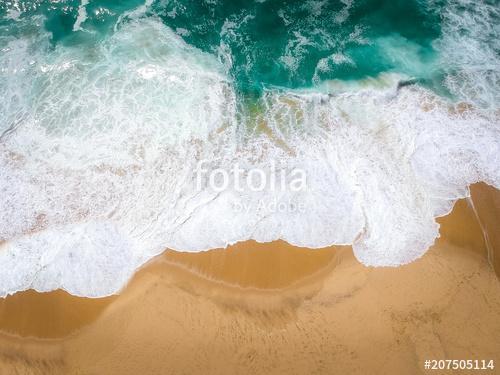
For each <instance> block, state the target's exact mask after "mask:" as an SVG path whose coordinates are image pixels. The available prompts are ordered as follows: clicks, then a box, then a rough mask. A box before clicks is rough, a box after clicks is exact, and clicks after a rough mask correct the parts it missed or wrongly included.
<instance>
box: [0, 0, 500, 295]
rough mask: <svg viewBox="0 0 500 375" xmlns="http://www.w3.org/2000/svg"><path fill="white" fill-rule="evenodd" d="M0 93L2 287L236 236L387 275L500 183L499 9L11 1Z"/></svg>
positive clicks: (467, 1)
mask: <svg viewBox="0 0 500 375" xmlns="http://www.w3.org/2000/svg"><path fill="white" fill-rule="evenodd" d="M0 93H1V95H0V194H1V195H0V242H2V241H3V244H2V245H0V249H1V251H0V296H5V295H8V294H12V293H14V292H16V291H20V290H25V289H29V288H34V289H37V290H40V291H48V290H53V289H57V288H63V289H65V290H67V291H69V292H70V293H72V294H75V295H81V296H89V297H99V296H104V295H109V294H112V293H115V292H117V291H119V290H120V289H121V288H122V287H123V286H124V285H125V284H126V282H127V281H128V280H129V278H130V277H131V275H132V274H133V272H134V271H135V270H136V269H137V268H138V267H140V266H141V265H142V264H143V263H144V262H146V261H147V260H149V259H151V258H152V257H153V256H155V255H157V254H159V253H161V252H162V251H163V250H164V249H165V248H172V249H177V250H182V251H203V250H207V249H210V248H215V247H225V246H227V245H228V244H232V243H235V242H237V241H243V240H248V239H255V240H257V241H261V242H264V241H272V240H276V239H284V240H286V241H288V242H290V243H292V244H294V245H298V246H306V247H310V248H319V247H324V246H328V245H332V244H352V245H353V249H354V252H355V254H356V256H357V258H358V259H359V260H360V261H361V262H363V263H364V264H367V265H372V266H398V265H401V264H405V263H408V262H411V261H413V260H415V259H417V258H418V257H420V256H422V255H423V254H424V253H425V251H426V250H427V249H428V248H429V247H430V246H431V245H432V244H433V242H434V240H435V239H436V237H437V236H438V231H439V226H438V224H437V223H436V221H435V218H436V217H438V216H442V215H445V214H446V213H448V212H449V211H450V209H451V208H452V206H453V203H454V202H455V201H456V200H457V199H459V198H462V197H466V196H468V194H469V192H468V186H469V185H470V184H472V183H474V182H477V181H485V182H487V183H489V184H491V185H493V186H496V187H497V188H500V124H499V122H500V121H499V120H500V108H499V107H500V6H499V3H498V1H491V0H482V1H472V0H448V1H446V0H441V1H438V0H404V1H403V0H394V1H382V0H336V1H326V0H324V1H319V0H318V1H312V0H311V1H278V0H255V1H242V0H238V1H236V0H232V1H230V0H199V1H191V0H172V1H169V0H145V1H144V0H124V1H112V0H57V1H56V0H4V1H2V2H0ZM200 161H203V162H204V163H205V164H204V167H203V168H206V169H207V170H208V172H209V171H215V170H221V169H222V170H225V171H231V170H232V168H233V167H234V166H235V165H238V167H240V168H241V169H242V173H243V175H248V174H251V171H252V170H253V169H257V168H258V169H259V170H261V171H263V173H266V176H267V175H268V176H270V177H269V178H270V179H271V180H274V179H279V177H276V176H280V175H285V176H290V174H291V173H292V172H293V171H294V170H298V169H300V170H302V171H304V172H305V175H306V177H307V188H306V189H302V190H300V191H294V190H293V189H275V188H270V187H269V188H268V187H267V186H266V188H265V189H252V188H249V187H243V188H241V189H240V188H237V187H235V184H233V183H230V184H228V187H227V188H226V189H224V190H222V191H218V190H216V189H213V186H212V185H211V184H210V179H209V178H208V177H207V176H206V175H205V176H203V178H199V175H197V174H196V171H198V170H199V169H200ZM208 172H207V173H208ZM229 179H230V180H231V182H234V180H235V179H236V178H235V177H234V176H232V175H231V176H230V177H229ZM256 190H257V191H256ZM277 207H280V209H277ZM297 207H299V208H300V209H297ZM311 251H314V250H311Z"/></svg>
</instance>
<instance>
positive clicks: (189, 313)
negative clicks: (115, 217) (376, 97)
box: [0, 185, 500, 375]
mask: <svg viewBox="0 0 500 375" xmlns="http://www.w3.org/2000/svg"><path fill="white" fill-rule="evenodd" d="M499 202H500V193H499V192H498V191H495V190H494V189H492V188H489V187H487V186H486V185H476V186H474V188H473V191H472V200H461V201H459V202H457V204H456V206H455V208H454V210H453V212H452V213H451V214H450V215H448V216H447V217H445V218H443V219H441V220H440V221H441V223H442V227H441V238H440V239H439V240H438V241H436V244H435V245H434V246H433V248H432V249H431V250H429V252H428V253H427V254H426V255H425V256H423V257H422V258H421V259H419V260H417V261H416V262H413V263H411V264H409V265H406V266H402V267H398V268H368V267H364V266H363V265H361V264H360V263H359V262H358V261H357V260H356V259H355V258H354V256H353V253H352V250H351V249H350V247H331V248H327V249H321V250H308V249H301V248H296V247H293V246H290V245H288V244H286V243H284V242H280V241H278V242H274V243H271V244H257V243H255V242H245V243H242V244H237V245H236V246H233V247H231V248H229V249H227V250H212V251H208V252H205V253H198V254H191V253H177V252H172V251H167V252H166V253H165V254H163V255H162V256H160V257H158V258H157V259H155V260H154V261H152V262H150V263H149V264H148V265H147V266H146V267H144V268H143V269H142V270H140V271H139V272H138V273H137V275H136V276H135V277H134V279H133V280H132V281H131V283H130V284H129V285H128V286H127V288H125V290H124V291H123V292H122V293H121V294H120V295H119V296H116V297H111V298H107V299H85V298H77V297H72V296H69V295H68V294H66V293H64V292H61V291H58V292H52V293H45V294H39V293H35V292H32V291H31V292H23V293H18V294H16V295H14V296H11V297H8V298H7V299H5V300H2V301H1V302H0V330H2V332H3V333H1V334H0V374H2V375H3V374H75V375H76V374H85V375H87V374H104V375H108V374H110V375H112V374H120V375H121V374H124V375H126V374H134V375H135V374H420V373H424V370H423V363H424V360H425V359H431V358H435V359H494V360H495V363H496V365H497V366H500V339H499V337H500V282H499V280H498V278H497V277H496V275H495V273H494V271H493V268H492V266H491V264H494V265H495V267H497V268H496V269H497V271H498V269H499V268H498V267H499V262H500V260H499V259H500V253H499V252H500V247H499V234H498V232H499V231H498V228H500V220H499V213H500V206H499ZM476 215H477V216H476ZM477 217H479V220H478V219H477ZM485 234H486V236H485ZM485 238H486V240H485ZM488 259H489V260H488ZM490 262H491V263H490ZM433 373H437V372H436V371H433ZM482 373H492V372H487V371H483V372H482Z"/></svg>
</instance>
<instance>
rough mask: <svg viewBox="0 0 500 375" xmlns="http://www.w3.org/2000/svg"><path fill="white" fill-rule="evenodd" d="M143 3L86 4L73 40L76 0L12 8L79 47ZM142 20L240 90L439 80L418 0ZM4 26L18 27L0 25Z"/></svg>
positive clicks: (213, 4)
mask: <svg viewBox="0 0 500 375" xmlns="http://www.w3.org/2000/svg"><path fill="white" fill-rule="evenodd" d="M6 4H7V6H6ZM8 4H9V2H7V3H4V6H3V10H2V12H3V14H4V15H5V14H6V8H8ZM142 4H144V2H143V1H140V0H127V1H112V0H94V1H90V2H89V3H88V5H86V6H85V9H86V13H87V17H86V19H85V21H84V22H83V23H82V30H80V31H76V32H75V31H74V25H75V22H76V20H77V16H78V9H79V6H80V5H81V1H80V0H71V1H62V2H50V1H31V2H28V1H25V2H21V3H20V5H18V6H17V8H19V9H21V10H22V15H21V17H22V18H29V17H30V16H33V15H34V14H43V15H44V16H45V22H44V27H45V28H46V30H48V31H49V32H50V33H51V34H52V43H53V44H54V45H57V44H64V43H67V44H78V43H81V44H82V45H85V43H89V42H90V41H91V40H93V41H94V42H95V41H97V42H98V41H99V40H100V38H105V37H106V35H108V34H110V33H112V32H113V30H114V26H115V24H116V22H117V20H118V19H119V17H121V16H123V15H124V14H126V12H130V11H131V10H133V9H135V8H137V7H139V6H141V5H142ZM0 9H1V8H0ZM11 9H12V8H11ZM146 12H147V13H148V14H150V15H156V16H158V17H160V18H161V20H162V21H163V23H164V24H165V25H167V26H168V27H170V28H172V29H173V30H174V31H175V32H176V33H177V34H179V35H181V37H182V38H183V39H184V40H185V41H186V42H187V43H189V44H191V45H193V46H195V47H197V48H199V49H201V50H202V51H205V52H207V53H211V54H214V55H216V56H218V57H219V59H220V60H221V61H223V62H224V63H226V65H227V66H228V67H229V71H230V74H231V76H232V77H233V78H234V80H235V81H236V82H237V86H238V88H239V89H240V90H241V91H243V92H256V93H259V92H260V91H261V90H262V88H263V87H265V86H279V87H289V88H299V87H309V86H312V85H314V84H318V83H319V82H322V81H324V80H331V79H341V80H353V79H361V78H365V77H367V76H372V77H374V76H376V75H378V74H380V73H381V72H387V71H395V72H399V73H403V74H406V75H409V76H412V77H415V78H420V79H431V78H434V77H435V75H436V74H437V73H438V72H436V69H435V68H434V67H433V64H434V62H435V59H436V52H435V50H434V49H433V46H432V42H433V41H434V40H435V39H436V38H438V37H439V36H440V31H441V27H440V15H439V12H436V8H435V7H434V8H432V7H428V6H426V5H424V4H423V3H422V2H421V1H419V0H393V1H384V0H358V1H352V0H344V1H302V0H300V1H283V0H281V1H277V0H269V1H243V0H221V1H199V0H182V1H179V0H175V1H154V2H153V3H152V4H151V6H149V7H148V9H147V10H146ZM9 22H15V21H6V20H5V19H4V20H3V21H2V23H3V24H5V23H7V24H8V23H9ZM77 34H83V35H77ZM152 42H154V41H152ZM82 48H83V46H82Z"/></svg>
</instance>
